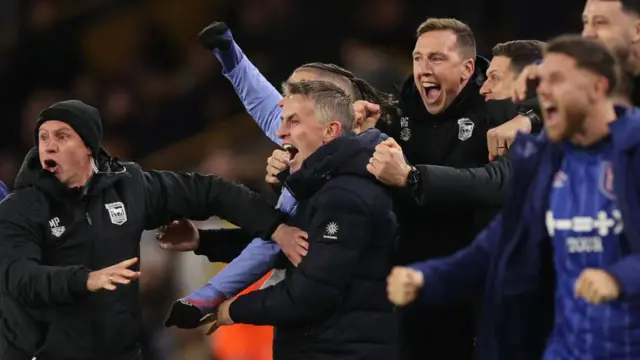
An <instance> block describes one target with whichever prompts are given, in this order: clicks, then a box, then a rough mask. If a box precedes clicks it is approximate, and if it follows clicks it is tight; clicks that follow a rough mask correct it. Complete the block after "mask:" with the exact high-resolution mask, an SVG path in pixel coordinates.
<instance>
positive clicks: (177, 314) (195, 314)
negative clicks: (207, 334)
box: [164, 299, 216, 329]
mask: <svg viewBox="0 0 640 360" xmlns="http://www.w3.org/2000/svg"><path fill="white" fill-rule="evenodd" d="M215 320H216V316H215V314H207V315H206V316H204V317H203V316H202V313H201V312H200V310H199V309H198V308H197V307H196V306H195V305H192V304H191V303H189V302H188V301H186V300H182V299H181V300H178V301H176V302H175V303H173V306H172V307H171V312H169V317H167V320H166V321H165V322H164V326H166V327H171V326H175V327H177V328H179V329H195V328H197V327H199V326H201V325H204V324H207V323H210V322H213V321H215Z"/></svg>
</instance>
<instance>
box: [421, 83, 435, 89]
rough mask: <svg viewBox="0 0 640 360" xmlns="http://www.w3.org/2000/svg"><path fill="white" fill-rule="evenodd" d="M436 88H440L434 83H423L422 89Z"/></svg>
mask: <svg viewBox="0 0 640 360" xmlns="http://www.w3.org/2000/svg"><path fill="white" fill-rule="evenodd" d="M435 86H438V84H436V83H432V82H423V83H422V87H425V88H430V87H435Z"/></svg>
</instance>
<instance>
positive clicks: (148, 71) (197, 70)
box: [0, 0, 584, 360]
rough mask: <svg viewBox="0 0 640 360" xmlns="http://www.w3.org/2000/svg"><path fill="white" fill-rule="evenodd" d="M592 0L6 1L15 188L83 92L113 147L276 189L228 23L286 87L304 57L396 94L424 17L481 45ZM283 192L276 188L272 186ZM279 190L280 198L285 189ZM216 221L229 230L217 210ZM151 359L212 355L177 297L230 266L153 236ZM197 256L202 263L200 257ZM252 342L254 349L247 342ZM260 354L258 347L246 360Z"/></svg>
mask: <svg viewBox="0 0 640 360" xmlns="http://www.w3.org/2000/svg"><path fill="white" fill-rule="evenodd" d="M583 5H584V1H583V0H580V1H578V0H563V1H557V0H555V1H554V0H537V1H530V0H486V1H477V0H475V1H474V0H446V1H442V0H440V1H436V0H432V1H428V0H415V1H410V0H342V1H340V0H155V1H143V0H3V1H0V52H1V55H0V116H2V120H1V121H2V122H1V124H2V131H1V132H0V136H1V140H0V180H3V181H4V182H5V183H7V184H8V185H11V184H12V182H13V178H14V176H15V174H16V172H17V170H18V168H19V166H20V162H21V159H22V157H23V156H24V155H25V153H26V151H27V150H28V149H29V147H30V146H31V145H32V142H33V126H34V124H35V120H36V116H37V114H38V112H39V111H40V110H41V109H43V108H44V107H46V106H48V105H49V104H51V103H53V102H55V101H59V100H62V99H68V98H78V99H81V100H83V101H85V102H88V103H90V104H91V105H94V106H97V107H98V108H99V109H100V110H101V112H102V116H103V121H104V125H105V146H106V147H107V149H108V151H109V152H110V153H111V154H112V155H115V156H118V157H120V158H123V159H132V160H136V161H138V162H140V163H141V164H142V165H143V166H144V167H146V168H149V169H150V168H155V169H171V170H188V171H193V170H197V171H202V172H206V173H215V174H218V175H220V176H224V177H226V178H230V179H235V180H238V181H240V182H243V183H245V184H247V185H248V186H250V187H252V188H253V189H255V190H257V191H260V192H264V193H266V194H270V192H269V189H268V188H267V186H265V184H264V183H263V178H264V168H265V161H266V158H267V157H268V156H269V154H270V153H271V151H272V150H273V145H272V144H271V143H270V142H269V141H268V140H267V139H266V138H265V137H264V136H262V134H261V133H260V131H259V130H258V128H257V127H256V126H255V125H254V124H253V122H252V120H251V119H250V118H249V117H248V116H247V115H246V114H245V113H244V112H243V108H242V105H241V104H240V103H239V101H238V100H237V98H236V96H235V93H234V92H233V89H232V87H231V86H230V84H229V83H228V82H227V80H226V79H225V78H224V77H223V76H222V75H221V74H220V67H219V65H218V63H217V61H216V60H215V59H214V58H213V56H212V55H211V54H209V53H208V52H207V51H205V50H203V49H202V48H201V47H200V46H199V45H198V43H197V42H196V41H195V37H196V34H197V33H198V31H199V30H200V29H201V28H202V27H204V26H205V25H207V24H209V23H210V22H212V21H215V20H223V21H225V22H227V24H228V25H229V26H230V28H231V29H232V30H233V34H234V37H235V39H236V40H237V42H238V43H239V44H240V46H241V47H242V48H243V50H244V51H245V53H246V54H247V55H248V56H249V57H250V59H251V60H252V61H253V62H254V63H255V64H256V65H257V67H258V68H259V69H261V70H262V72H263V73H264V74H265V75H266V76H267V78H268V79H269V80H271V81H272V82H273V83H274V84H276V85H277V84H279V83H280V82H281V81H283V80H284V79H286V77H287V76H288V75H289V73H290V72H291V70H292V69H294V68H295V67H296V66H297V65H300V64H302V63H305V62H311V61H323V62H335V63H338V64H340V65H343V66H345V67H347V68H348V69H350V70H352V71H354V72H355V73H356V74H357V75H358V76H360V77H363V78H365V79H367V80H368V81H370V82H372V83H373V84H374V85H376V86H378V87H379V88H380V89H383V90H386V91H393V89H394V85H398V84H400V83H401V82H402V80H403V79H404V78H405V77H406V76H407V75H408V74H409V73H410V71H411V56H410V53H411V50H412V49H413V44H414V41H415V38H414V32H415V28H416V27H417V25H418V24H419V23H420V22H422V21H423V20H424V19H426V18H427V17H430V16H432V17H456V18H458V19H460V20H463V21H465V22H467V23H469V24H470V25H471V27H472V28H473V30H474V32H475V35H476V40H477V42H478V48H479V53H480V54H481V55H485V56H486V55H489V54H490V49H491V47H492V46H493V45H494V44H495V43H497V42H502V41H508V40H514V39H539V40H547V39H548V38H550V37H552V36H554V35H557V34H560V33H563V32H575V31H579V30H580V26H581V25H580V13H581V11H582V7H583ZM269 196H272V195H269ZM272 198H273V196H272ZM201 225H202V226H208V227H211V226H220V225H222V226H226V224H221V223H220V222H219V221H217V220H215V219H213V220H210V221H208V222H205V223H203V224H201ZM142 244H143V255H142V267H143V268H142V271H143V274H144V276H143V280H141V281H142V291H143V297H144V304H145V305H144V306H145V307H144V312H145V328H146V333H145V343H146V345H147V347H148V348H149V349H150V351H149V353H148V355H147V358H148V359H151V360H156V359H163V360H164V359H167V360H169V359H178V360H179V359H192V360H198V359H209V358H211V355H209V354H210V352H211V346H210V345H211V342H210V341H209V340H208V339H206V338H205V337H204V335H203V333H202V332H198V331H190V332H183V331H175V330H173V329H172V330H166V329H164V327H163V326H162V321H163V320H164V316H165V313H166V310H167V308H168V306H169V304H170V303H171V301H172V300H174V299H176V298H177V297H179V296H181V295H184V294H186V292H188V291H190V290H192V289H194V288H197V287H198V286H199V285H201V284H202V283H203V282H204V281H206V279H207V278H208V277H209V276H211V275H212V274H214V273H215V271H216V270H217V269H218V268H219V265H210V264H207V263H206V261H205V260H204V259H200V258H196V257H195V255H193V254H180V255H176V254H169V253H163V252H161V251H160V250H158V249H157V247H155V244H154V243H153V233H148V234H145V236H144V237H143V242H142ZM196 260H197V261H196ZM242 346H246V347H247V348H251V347H252V344H251V343H250V341H249V340H247V343H246V344H243V345H242ZM241 359H246V360H259V359H263V357H257V356H253V357H250V356H247V357H244V358H235V360H241Z"/></svg>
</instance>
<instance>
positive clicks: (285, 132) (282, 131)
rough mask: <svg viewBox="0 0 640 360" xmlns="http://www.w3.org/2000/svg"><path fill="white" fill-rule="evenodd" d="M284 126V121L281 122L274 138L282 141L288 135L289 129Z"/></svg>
mask: <svg viewBox="0 0 640 360" xmlns="http://www.w3.org/2000/svg"><path fill="white" fill-rule="evenodd" d="M286 124H287V123H286V121H283V122H282V124H280V127H279V128H278V132H277V133H276V136H277V137H278V139H280V140H284V139H285V138H286V137H287V136H288V135H289V129H288V128H287V125H286Z"/></svg>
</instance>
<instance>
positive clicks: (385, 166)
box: [367, 138, 411, 187]
mask: <svg viewBox="0 0 640 360" xmlns="http://www.w3.org/2000/svg"><path fill="white" fill-rule="evenodd" d="M367 171H369V172H370V173H371V174H373V175H374V176H375V177H376V178H377V179H378V180H380V181H381V182H382V183H383V184H386V185H389V186H397V187H404V186H406V185H407V177H408V176H409V172H411V166H410V165H409V164H407V161H406V160H405V158H404V153H403V152H402V148H401V147H400V145H398V143H397V142H396V141H395V140H394V139H393V138H388V139H387V140H385V141H383V142H381V143H380V144H378V145H377V146H376V150H375V152H374V153H373V156H372V157H371V158H370V159H369V164H367Z"/></svg>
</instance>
